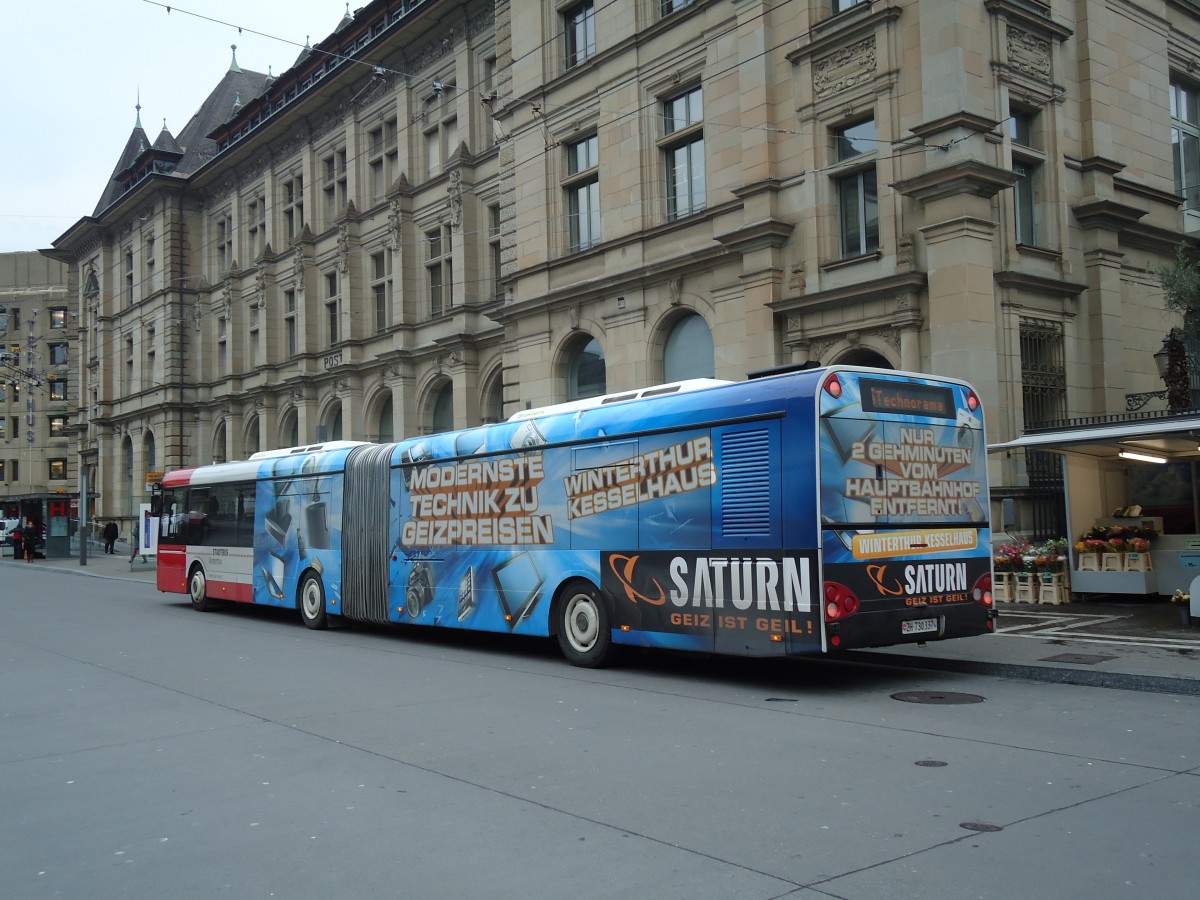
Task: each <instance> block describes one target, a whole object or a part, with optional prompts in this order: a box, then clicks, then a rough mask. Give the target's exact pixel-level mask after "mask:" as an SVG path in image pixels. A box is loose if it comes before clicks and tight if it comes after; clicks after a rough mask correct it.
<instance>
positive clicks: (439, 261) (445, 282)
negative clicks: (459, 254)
mask: <svg viewBox="0 0 1200 900" xmlns="http://www.w3.org/2000/svg"><path fill="white" fill-rule="evenodd" d="M453 238H454V233H453V232H452V231H451V230H450V226H449V225H443V226H442V227H440V228H435V229H434V230H432V231H427V232H425V246H426V257H425V271H426V278H427V282H428V284H429V315H430V316H431V317H434V316H440V315H441V314H442V313H443V312H446V311H447V310H449V309H450V307H452V306H453V305H454V262H453V250H454V247H453Z"/></svg>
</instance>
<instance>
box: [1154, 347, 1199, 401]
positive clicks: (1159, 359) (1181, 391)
mask: <svg viewBox="0 0 1200 900" xmlns="http://www.w3.org/2000/svg"><path fill="white" fill-rule="evenodd" d="M1154 367H1155V368H1156V369H1157V370H1158V377H1159V378H1161V379H1162V380H1163V384H1164V385H1166V388H1167V408H1168V409H1169V410H1170V411H1171V412H1180V411H1181V410H1185V409H1189V408H1190V407H1191V405H1192V394H1191V384H1190V379H1189V377H1188V363H1187V348H1186V347H1184V346H1183V341H1181V340H1180V339H1179V336H1178V335H1177V334H1176V333H1175V329H1174V328H1172V329H1171V330H1170V331H1169V332H1167V335H1166V337H1164V338H1163V342H1162V346H1161V347H1160V348H1159V349H1158V351H1157V352H1156V353H1155V354H1154Z"/></svg>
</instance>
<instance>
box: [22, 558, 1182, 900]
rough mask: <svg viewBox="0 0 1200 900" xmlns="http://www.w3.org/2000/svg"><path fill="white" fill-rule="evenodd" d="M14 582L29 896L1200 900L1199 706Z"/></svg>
mask: <svg viewBox="0 0 1200 900" xmlns="http://www.w3.org/2000/svg"><path fill="white" fill-rule="evenodd" d="M2 575H3V579H4V580H3V585H2V587H0V611H2V612H3V625H2V628H0V810H2V811H3V814H2V815H0V879H2V881H0V884H3V888H0V890H2V891H3V893H4V895H5V896H8V897H14V898H21V900H25V898H43V897H46V898H49V897H68V898H89V900H104V898H118V897H120V898H187V897H204V898H209V897H220V896H229V897H237V898H258V897H262V898H269V897H279V898H326V897H327V898H398V897H406V898H407V897H484V898H486V897H500V898H508V897H522V898H526V897H571V898H592V897H613V898H631V897H647V898H651V897H652V898H669V897H679V898H707V897H713V898H725V897H750V898H771V897H784V896H787V897H796V898H827V897H839V898H855V900H858V898H864V900H865V898H888V900H893V898H894V900H900V898H922V900H935V898H955V900H961V898H968V897H984V898H1013V897H1054V898H1058V900H1062V898H1074V897H1079V898H1084V897H1086V898H1089V900H1097V898H1122V900H1124V898H1131V897H1147V898H1148V897H1153V898H1172V897H1191V896H1193V892H1194V889H1195V874H1194V862H1193V859H1194V850H1195V845H1196V834H1197V823H1200V814H1198V813H1200V777H1198V776H1200V698H1197V697H1193V696H1179V695H1167V694H1156V693H1137V692H1132V691H1121V690H1111V689H1101V688H1094V687H1081V686H1076V685H1067V684H1047V683H1035V682H1028V681H1021V680H1015V679H1004V678H990V677H986V676H984V675H975V674H963V673H954V672H935V671H924V670H915V669H911V668H896V667H886V666H873V665H863V664H857V665H855V664H846V663H833V662H830V661H808V662H796V661H791V662H777V661H772V662H763V661H752V660H721V659H713V658H706V657H694V656H679V655H670V654H644V655H635V656H633V657H631V658H630V659H628V660H627V661H626V662H625V664H624V665H623V666H621V667H618V668H613V669H608V670H603V671H599V672H594V671H587V670H580V669H574V668H572V667H570V666H568V665H566V664H565V663H564V662H562V660H561V659H560V657H559V656H558V654H557V651H556V649H555V648H554V647H553V646H552V645H550V644H548V643H542V642H531V641H513V640H511V639H502V638H497V637H490V636H480V635H474V636H472V635H456V634H451V633H445V632H442V633H438V632H425V631H417V630H412V629H409V630H405V631H401V630H396V629H366V628H358V627H355V628H344V629H335V630H331V631H326V632H310V631H307V630H306V629H304V628H303V627H302V626H300V625H299V624H298V623H297V622H296V621H295V619H294V618H293V617H292V616H290V615H284V614H281V613H279V612H277V611H273V610H263V609H246V608H241V609H235V610H229V611H224V612H218V613H210V614H199V613H195V612H193V611H192V610H191V609H190V607H189V606H188V605H187V602H186V598H183V597H179V596H174V595H163V594H159V593H157V591H155V590H154V588H153V586H152V585H149V584H146V583H140V582H132V581H119V580H113V579H103V578H100V579H97V578H80V577H78V576H77V575H73V574H71V573H66V572H57V571H49V570H45V569H42V570H37V571H29V570H25V569H24V568H23V567H21V566H15V565H11V566H6V567H5V568H4V569H3V572H2ZM912 692H915V694H914V695H913V696H909V697H907V698H904V695H905V694H906V693H912ZM896 695H901V697H902V699H896ZM908 700H922V701H936V702H907V701H908ZM960 700H966V701H971V700H978V702H947V701H960Z"/></svg>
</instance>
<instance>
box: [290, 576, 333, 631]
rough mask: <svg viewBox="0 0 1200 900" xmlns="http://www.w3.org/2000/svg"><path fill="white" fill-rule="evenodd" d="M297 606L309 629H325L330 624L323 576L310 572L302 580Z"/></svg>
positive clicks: (301, 619) (302, 619)
mask: <svg viewBox="0 0 1200 900" xmlns="http://www.w3.org/2000/svg"><path fill="white" fill-rule="evenodd" d="M296 606H297V607H298V608H299V609H300V621H301V622H303V623H304V624H305V626H307V627H308V628H324V627H325V626H326V625H327V624H328V623H329V620H328V617H327V616H326V615H325V585H323V584H321V576H319V575H314V574H313V573H312V572H309V573H308V574H307V575H305V576H304V578H303V579H301V581H300V591H299V594H298V596H297V599H296Z"/></svg>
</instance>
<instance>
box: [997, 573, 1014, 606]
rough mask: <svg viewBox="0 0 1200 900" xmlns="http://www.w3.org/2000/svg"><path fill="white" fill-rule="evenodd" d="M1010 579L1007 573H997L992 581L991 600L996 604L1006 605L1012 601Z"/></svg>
mask: <svg viewBox="0 0 1200 900" xmlns="http://www.w3.org/2000/svg"><path fill="white" fill-rule="evenodd" d="M1012 596H1013V592H1012V579H1011V578H1010V577H1009V573H1008V572H997V573H996V574H995V577H994V578H993V579H992V599H993V600H995V601H996V602H997V603H1007V602H1009V601H1010V600H1012Z"/></svg>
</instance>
